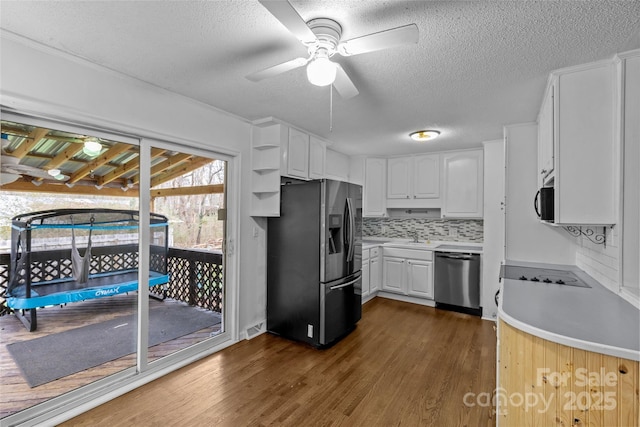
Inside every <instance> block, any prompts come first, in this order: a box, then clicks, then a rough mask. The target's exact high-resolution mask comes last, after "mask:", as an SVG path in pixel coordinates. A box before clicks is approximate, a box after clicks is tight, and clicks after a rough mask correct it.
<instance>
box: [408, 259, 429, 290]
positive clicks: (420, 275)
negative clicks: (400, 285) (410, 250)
mask: <svg viewBox="0 0 640 427" xmlns="http://www.w3.org/2000/svg"><path fill="white" fill-rule="evenodd" d="M406 271H407V294H408V295H411V296H414V297H420V298H429V299H433V263H432V262H430V261H418V260H411V259H410V260H407V268H406Z"/></svg>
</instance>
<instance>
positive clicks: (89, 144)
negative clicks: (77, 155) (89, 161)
mask: <svg viewBox="0 0 640 427" xmlns="http://www.w3.org/2000/svg"><path fill="white" fill-rule="evenodd" d="M101 151H102V144H100V143H99V142H98V139H97V138H89V139H87V140H86V141H84V148H83V149H82V152H83V153H84V154H86V155H87V156H91V157H95V156H97V155H98V154H100V152H101Z"/></svg>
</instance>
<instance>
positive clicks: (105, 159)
mask: <svg viewBox="0 0 640 427" xmlns="http://www.w3.org/2000/svg"><path fill="white" fill-rule="evenodd" d="M131 147H134V146H133V145H131V144H124V143H122V142H118V143H116V144H114V145H113V146H112V147H111V148H109V149H108V150H107V151H105V152H104V153H103V154H101V155H99V156H98V157H96V158H95V159H94V160H93V161H91V162H89V163H87V164H86V165H85V166H83V167H82V168H80V169H79V170H77V171H76V172H74V173H73V174H72V175H71V177H70V178H69V181H67V183H69V184H75V183H76V182H78V181H80V180H81V179H82V178H84V177H85V176H87V175H89V174H90V173H91V171H92V170H95V169H98V168H99V167H100V166H102V165H104V164H106V163H109V162H110V161H111V160H113V159H114V158H115V157H118V156H119V155H120V154H122V153H124V152H125V151H128V150H129V149H130V148H131Z"/></svg>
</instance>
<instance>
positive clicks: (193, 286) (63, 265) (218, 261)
mask: <svg viewBox="0 0 640 427" xmlns="http://www.w3.org/2000/svg"><path fill="white" fill-rule="evenodd" d="M81 252H83V251H82V250H81ZM35 254H37V255H36V256H33V257H32V263H31V269H32V280H33V282H34V283H35V282H38V281H46V280H53V279H59V278H64V277H70V276H71V257H70V250H51V251H40V252H35V253H34V254H33V255H35ZM222 261H223V257H222V252H220V251H201V250H195V249H178V248H169V253H168V259H167V260H166V267H167V271H168V273H169V283H168V284H167V285H158V286H154V287H152V288H150V291H151V292H154V293H157V294H158V293H164V294H165V295H166V296H167V297H169V298H173V299H176V300H179V301H184V302H186V303H188V304H189V305H192V306H198V307H202V308H205V309H207V310H211V311H215V312H218V313H222V304H223V283H224V277H223V265H222ZM163 264H164V256H158V254H157V252H156V251H154V250H152V251H151V268H152V269H153V270H156V271H163V270H164V268H163V267H164V265H163ZM10 267H11V258H10V255H9V254H8V253H0V316H3V315H6V314H11V313H12V310H11V309H10V308H9V307H7V306H6V304H5V293H6V290H7V286H8V284H9V274H10V273H9V270H10ZM137 267H138V246H137V245H118V246H98V247H94V248H92V249H91V273H97V272H105V271H116V270H124V269H135V268H137Z"/></svg>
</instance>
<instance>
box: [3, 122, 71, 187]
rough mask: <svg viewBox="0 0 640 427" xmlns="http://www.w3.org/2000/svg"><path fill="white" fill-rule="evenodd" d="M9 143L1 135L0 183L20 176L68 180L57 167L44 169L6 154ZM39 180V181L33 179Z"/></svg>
mask: <svg viewBox="0 0 640 427" xmlns="http://www.w3.org/2000/svg"><path fill="white" fill-rule="evenodd" d="M8 145H9V140H8V139H6V138H5V134H3V135H2V151H1V153H0V185H4V184H9V183H11V182H14V181H16V180H17V179H18V178H20V177H22V176H30V177H32V178H40V179H48V180H55V181H68V180H69V176H68V175H65V174H63V173H61V172H60V170H59V169H50V170H45V169H41V168H37V167H34V166H29V165H22V164H20V159H19V158H17V157H14V156H12V155H10V154H8V153H7V152H6V151H5V149H6V147H7V146H8ZM35 182H41V181H35Z"/></svg>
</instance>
